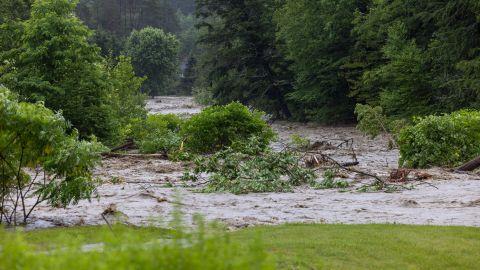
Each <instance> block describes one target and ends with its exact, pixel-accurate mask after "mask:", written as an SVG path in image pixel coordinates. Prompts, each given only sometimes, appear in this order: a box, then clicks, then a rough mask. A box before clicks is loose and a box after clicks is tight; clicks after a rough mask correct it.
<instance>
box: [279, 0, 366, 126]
mask: <svg viewBox="0 0 480 270" xmlns="http://www.w3.org/2000/svg"><path fill="white" fill-rule="evenodd" d="M359 5H361V1H354V0H340V1H331V0H322V1H309V0H286V1H285V4H284V6H283V7H282V8H281V9H279V10H277V12H276V16H275V19H276V22H277V24H278V32H277V38H278V39H279V40H280V41H284V42H285V46H284V47H283V48H284V51H285V54H286V55H287V57H288V59H290V60H292V61H293V64H292V68H293V70H294V71H295V90H294V91H293V92H292V93H289V94H288V98H289V101H290V103H292V105H294V107H295V108H296V110H295V111H294V112H295V113H296V114H297V115H298V117H300V118H303V119H306V120H310V121H317V122H321V123H328V124H333V123H338V122H351V121H352V107H353V104H354V103H353V100H352V99H350V98H349V97H348V96H347V94H348V91H349V86H348V83H347V81H346V78H345V75H344V74H343V73H344V72H343V71H342V66H343V65H345V64H346V63H347V61H348V57H349V53H350V50H351V47H352V45H353V40H352V38H351V36H350V35H351V34H350V32H351V29H352V27H353V18H354V11H355V10H356V9H357V8H358V7H359Z"/></svg>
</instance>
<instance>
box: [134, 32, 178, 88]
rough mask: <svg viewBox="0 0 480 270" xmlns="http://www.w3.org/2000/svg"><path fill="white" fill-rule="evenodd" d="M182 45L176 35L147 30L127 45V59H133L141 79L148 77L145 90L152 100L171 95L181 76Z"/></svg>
mask: <svg viewBox="0 0 480 270" xmlns="http://www.w3.org/2000/svg"><path fill="white" fill-rule="evenodd" d="M179 50H180V44H179V42H178V40H177V38H176V37H175V35H173V34H169V33H165V32H164V31H163V30H162V29H157V28H152V27H147V28H144V29H142V30H140V31H133V32H132V33H131V34H130V36H129V37H128V40H127V43H126V52H127V55H128V56H130V57H131V58H132V63H133V66H134V68H135V72H136V74H137V75H138V76H146V77H147V80H146V81H145V84H144V86H143V90H144V92H145V93H148V94H149V95H151V96H155V95H159V94H167V93H171V92H172V89H171V87H172V86H173V83H174V82H175V81H176V79H177V75H178V54H179Z"/></svg>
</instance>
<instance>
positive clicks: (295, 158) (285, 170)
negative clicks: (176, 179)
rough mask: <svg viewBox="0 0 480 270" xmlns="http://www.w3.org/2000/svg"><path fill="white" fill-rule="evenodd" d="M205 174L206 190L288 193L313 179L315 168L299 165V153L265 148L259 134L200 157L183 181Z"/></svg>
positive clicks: (195, 178) (240, 192)
mask: <svg viewBox="0 0 480 270" xmlns="http://www.w3.org/2000/svg"><path fill="white" fill-rule="evenodd" d="M202 173H207V174H209V176H208V185H207V187H206V188H204V189H203V191H205V192H223V191H228V192H232V193H234V194H242V193H249V192H289V191H292V189H293V187H295V186H299V185H302V184H305V183H308V182H310V181H312V180H313V178H314V172H313V171H312V170H310V169H307V168H303V167H302V166H300V165H299V154H298V153H297V152H293V151H288V150H286V151H282V152H275V151H273V150H272V149H270V148H268V147H267V148H264V146H263V144H262V142H261V139H259V138H258V137H252V138H250V140H249V141H248V142H246V143H242V142H237V143H234V144H233V145H232V146H230V147H227V148H226V149H225V150H221V151H219V152H217V153H215V154H213V155H212V156H209V157H199V158H197V159H196V160H195V169H194V171H193V173H188V172H187V173H185V175H184V180H193V181H198V180H199V179H200V178H201V175H202Z"/></svg>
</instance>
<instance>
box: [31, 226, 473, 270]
mask: <svg viewBox="0 0 480 270" xmlns="http://www.w3.org/2000/svg"><path fill="white" fill-rule="evenodd" d="M99 230H100V229H99V228H98V227H77V228H62V229H49V230H39V231H32V232H27V233H26V234H27V239H28V241H29V242H30V243H33V244H38V245H39V246H44V245H45V244H47V243H48V244H49V245H50V244H52V243H55V242H57V241H64V240H65V237H67V238H68V237H70V238H72V237H73V238H79V239H82V241H85V242H88V243H92V242H96V241H97V240H98V238H97V236H96V235H98V231H99ZM103 230H105V228H103ZM130 230H134V231H136V232H137V233H138V235H139V237H141V238H144V239H152V238H161V236H162V235H165V230H161V229H154V228H132V229H130ZM65 235H67V236H65ZM230 235H231V237H232V239H233V240H238V241H240V242H242V243H248V242H249V241H253V240H252V239H255V238H258V237H260V239H262V242H263V244H264V246H265V248H266V249H267V250H268V251H269V253H270V254H272V256H273V257H274V258H275V260H277V262H278V265H279V266H280V268H283V269H442V270H443V269H480V228H470V227H436V226H406V225H303V224H298V225H282V226H274V227H256V228H251V229H245V230H240V231H236V232H232V233H231V234H230Z"/></svg>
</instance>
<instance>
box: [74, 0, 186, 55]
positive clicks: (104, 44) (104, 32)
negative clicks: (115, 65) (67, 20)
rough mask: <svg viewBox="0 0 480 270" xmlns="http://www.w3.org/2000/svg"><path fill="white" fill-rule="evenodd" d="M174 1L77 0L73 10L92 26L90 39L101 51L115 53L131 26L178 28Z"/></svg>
mask: <svg viewBox="0 0 480 270" xmlns="http://www.w3.org/2000/svg"><path fill="white" fill-rule="evenodd" d="M173 4H174V3H171V1H170V0H169V1H164V0H135V1H118V0H101V1H99V0H80V3H79V5H78V6H77V9H76V10H75V13H76V14H77V15H78V16H79V17H80V18H81V19H82V21H84V22H85V24H86V25H88V26H89V28H90V29H95V35H94V36H93V40H94V41H95V43H96V44H97V45H98V46H99V47H100V48H101V49H102V55H109V54H110V53H113V54H114V55H115V56H118V55H120V53H121V52H122V51H123V50H124V48H125V40H126V39H127V37H128V36H129V35H130V33H131V32H132V31H133V30H140V29H143V28H146V27H154V28H159V29H163V30H164V31H165V32H169V33H177V32H179V20H178V18H177V14H176V11H177V8H174V7H173Z"/></svg>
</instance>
